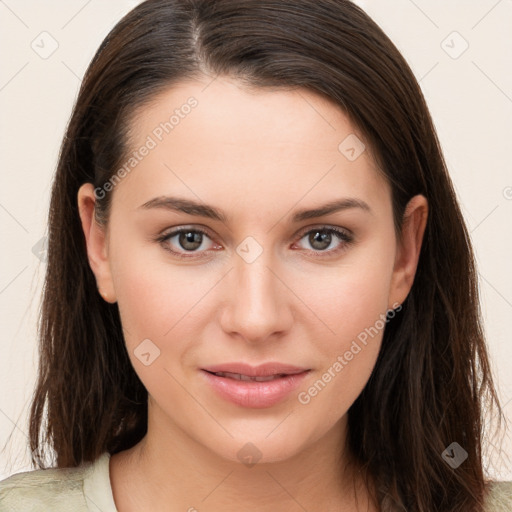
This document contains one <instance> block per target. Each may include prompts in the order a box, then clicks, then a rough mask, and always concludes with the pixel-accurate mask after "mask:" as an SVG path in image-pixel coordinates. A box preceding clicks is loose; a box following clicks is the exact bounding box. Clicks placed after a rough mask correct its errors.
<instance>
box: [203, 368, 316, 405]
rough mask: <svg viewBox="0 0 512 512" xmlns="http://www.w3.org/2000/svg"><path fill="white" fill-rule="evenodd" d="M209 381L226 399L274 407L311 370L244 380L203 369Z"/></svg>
mask: <svg viewBox="0 0 512 512" xmlns="http://www.w3.org/2000/svg"><path fill="white" fill-rule="evenodd" d="M201 371H202V373H203V374H204V376H205V378H206V380H207V382H208V383H209V384H210V386H212V388H213V389H214V390H215V391H216V392H217V393H218V394H219V395H220V396H221V397H222V398H224V399H226V400H228V401H230V402H233V403H234V404H237V405H240V406H242V407H252V408H254V409H263V408H266V407H272V406H273V405H275V404H277V403H278V402H280V401H281V400H283V399H284V398H286V396H288V395H289V394H290V393H291V392H292V391H293V390H294V389H297V388H298V387H299V385H300V384H301V382H302V381H303V380H304V378H305V377H306V375H307V374H308V373H309V370H306V371H304V372H302V373H296V374H294V375H287V376H286V377H279V378H278V379H274V380H269V381H266V382H257V381H243V380H236V379H229V378H227V377H218V376H217V375H214V374H213V373H209V372H207V371H206V370H201Z"/></svg>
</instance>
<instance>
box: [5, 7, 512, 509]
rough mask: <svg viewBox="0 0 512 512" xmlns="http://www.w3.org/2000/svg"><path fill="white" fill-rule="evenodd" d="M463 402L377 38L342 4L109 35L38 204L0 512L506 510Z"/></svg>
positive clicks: (468, 381)
mask: <svg viewBox="0 0 512 512" xmlns="http://www.w3.org/2000/svg"><path fill="white" fill-rule="evenodd" d="M486 408H489V410H490V411H494V412H497V414H498V417H501V415H502V411H501V409H500V406H499V403H498V399H497V394H496V391H495V388H494V384H493V380H492V375H491V371H490V365H489V358H488V354H487V348H486V345H485V340H484V337H483V334H482V326H481V319H480V316H479V306H478V288H477V274H476V271H475V266H474V257H473V252H472V248H471V245H470V242H469V237H468V232H467V229H466V227H465V224H464V221H463V217H462V215H461V212H460V208H459V206H458V203H457V200H456V196H455V193H454V190H453V186H452V183H451V180H450V178H449V176H448V173H447V170H446V165H445V162H444V160H443V156H442V154H441V150H440V147H439V143H438V140H437V137H436V132H435V129H434V126H433V123H432V120H431V117H430V115H429V112H428V109H427V106H426V104H425V101H424V98H423V96H422V93H421V90H420V88H419V86H418V84H417V82H416V80H415V78H414V76H413V74H412V72H411V70H410V69H409V67H408V66H407V64H406V62H405V61H404V59H403V58H402V57H401V55H400V54H399V52H398V51H397V49H396V48H395V46H394V45H393V44H392V43H391V41H390V40H389V39H388V38H387V37H386V36H385V35H384V33H383V32H382V31H381V30H380V28H379V27H378V26H377V25H376V24H375V23H374V22H373V21H372V20H371V19H370V18H369V17H368V16H367V15H366V14H365V13H364V12H363V11H362V10H361V9H359V8H358V7H356V6H355V5H353V4H352V3H350V2H349V1H347V0H316V1H314V2H312V1H306V0H265V1H261V0H243V1H240V0H213V1H212V0H181V1H177V0H175V1H172V0H148V1H146V2H144V3H142V4H140V5H139V6H138V7H137V8H135V9H134V10H133V11H132V12H130V13H129V14H128V15H127V16H126V17H125V18H124V19H123V20H121V21H120V22H119V24H118V25H117V26H116V27H115V28H114V29H113V30H112V32H111V33H110V34H109V35H108V37H107V38H106V40H105V41H104V43H103V44H102V45H101V47H100V49H99V50H98V52H97V54H96V56H95V57H94V59H93V61H92V63H91V64H90V66H89V69H88V71H87V73H86V75H85V78H84V80H83V83H82V87H81V90H80V94H79V97H78V99H77V102H76V105H75V107H74V111H73V114H72V117H71V121H70V123H69V126H68V128H67V133H66V136H65V138H64V142H63V145H62V150H61V154H60V160H59V165H58V170H57V174H56V177H55V182H54V186H53V194H52V200H51V207H50V218H49V247H48V268H47V276H46V286H45V290H44V301H43V308H42V317H41V361H40V368H39V380H38V384H37V390H36V393H35V397H34V401H33V406H32V411H31V423H30V428H31V430H30V437H31V448H32V451H33V462H34V464H35V465H36V467H38V468H39V469H38V470H35V471H31V472H27V473H21V474H18V475H14V476H12V477H10V478H9V479H7V480H5V481H4V482H2V483H1V484H0V489H1V490H0V510H2V511H3V510H51V511H59V510H101V511H103V512H109V511H114V510H118V511H120V512H131V511H140V510H150V511H160V510H162V511H163V510H165V511H171V512H174V511H189V512H192V511H200V512H203V511H210V512H211V511H214V512H216V511H220V510H222V511H235V510H240V509H243V510H248V511H249V510H251V511H258V512H262V511H263V512H266V511H276V510H278V511H284V512H288V511H290V512H292V511H297V510H307V511H313V510H324V511H336V512H340V511H341V512H355V511H359V510H360V511H363V510H364V511H386V512H388V511H389V512H391V511H407V512H416V511H417V512H420V511H421V512H426V511H428V512H432V511H436V512H482V511H487V512H491V511H493V512H494V511H505V510H511V509H512V483H506V482H490V481H488V480H486V478H485V475H484V468H483V461H482V442H483V440H484V439H483V426H484V420H485V418H484V412H485V410H486ZM52 456H53V457H54V463H53V465H54V466H55V467H54V468H52V469H43V468H45V467H46V466H48V465H50V466H51V465H52V463H51V462H48V461H49V460H51V459H52Z"/></svg>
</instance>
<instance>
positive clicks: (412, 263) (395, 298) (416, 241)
mask: <svg viewBox="0 0 512 512" xmlns="http://www.w3.org/2000/svg"><path fill="white" fill-rule="evenodd" d="M427 217H428V202H427V199H426V198H425V196H423V195H417V196H414V197H413V198H412V199H411V200H410V201H409V202H408V203H407V206H406V207H405V212H404V216H403V221H402V241H401V243H400V242H397V251H396V257H395V265H394V267H393V275H392V278H391V284H390V289H389V306H388V307H389V308H390V309H393V308H394V307H396V304H397V303H398V304H402V303H403V302H404V300H405V299H406V298H407V295H409V292H410V290H411V288H412V283H413V282H414V276H415V275H416V268H417V266H418V260H419V257H420V250H421V244H422V242H423V234H424V233H425V227H426V225H427Z"/></svg>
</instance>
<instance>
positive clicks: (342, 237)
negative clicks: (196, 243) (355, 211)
mask: <svg viewBox="0 0 512 512" xmlns="http://www.w3.org/2000/svg"><path fill="white" fill-rule="evenodd" d="M314 232H321V233H330V234H334V235H335V237H336V238H337V239H338V240H339V241H341V242H343V243H342V244H341V245H340V247H339V248H337V249H331V250H328V251H325V250H324V251H319V250H314V249H312V250H310V251H309V252H312V253H313V255H314V257H318V258H325V257H328V256H333V255H337V254H340V253H342V252H343V251H345V250H346V249H348V247H349V246H350V245H352V244H353V243H354V237H353V236H352V235H351V234H350V233H349V232H347V231H345V230H342V229H339V228H335V227H331V226H321V227H316V228H309V229H308V230H307V231H303V232H301V234H300V235H299V240H302V239H303V238H304V237H305V236H306V235H309V234H311V233H314ZM181 233H200V234H202V235H204V236H207V237H208V238H210V239H211V237H210V236H209V234H208V232H207V231H205V230H204V229H201V228H187V227H183V228H179V229H175V230H173V231H171V232H170V233H164V234H162V235H161V236H158V237H157V238H156V241H157V242H159V243H160V244H161V245H162V247H163V249H165V250H166V251H168V252H170V253H171V254H173V255H174V256H176V257H178V258H180V259H191V258H196V256H195V253H194V251H192V252H190V251H189V253H188V254H191V255H190V256H185V255H184V253H180V252H178V251H174V250H172V249H170V248H169V244H168V242H169V240H170V239H171V238H174V237H175V236H176V235H180V234H181ZM185 254H187V253H185ZM198 254H200V253H198ZM199 257H200V258H203V257H207V256H199Z"/></svg>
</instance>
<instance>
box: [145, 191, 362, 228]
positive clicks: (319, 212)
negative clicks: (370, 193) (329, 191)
mask: <svg viewBox="0 0 512 512" xmlns="http://www.w3.org/2000/svg"><path fill="white" fill-rule="evenodd" d="M141 208H142V209H145V210H149V209H153V208H162V209H165V210H171V211H177V212H183V213H186V214H188V215H195V216H199V217H206V218H208V219H213V220H218V221H220V222H224V223H225V222H227V221H228V220H229V219H228V216H227V215H226V214H225V213H224V212H223V211H222V210H220V209H218V208H216V207H214V206H210V205H208V204H204V203H199V202H196V201H193V200H191V199H184V198H181V197H170V196H159V197H155V198H153V199H150V200H149V201H147V202H145V203H144V204H142V205H141V206H139V208H138V209H141ZM354 208H359V209H361V210H363V211H365V212H368V213H372V210H371V208H370V206H369V205H368V204H367V203H366V202H364V201H362V200H361V199H356V198H351V197H350V198H342V199H336V200H334V201H330V202H329V203H326V204H324V205H321V206H317V207H316V208H312V209H302V210H297V211H296V212H295V213H294V214H293V217H292V222H295V223H297V222H301V221H303V220H307V219H313V218H316V217H322V216H323V215H328V214H330V213H335V212H338V211H342V210H349V209H354Z"/></svg>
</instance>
